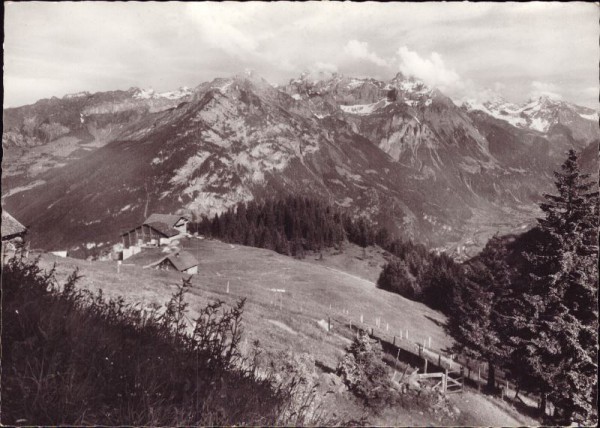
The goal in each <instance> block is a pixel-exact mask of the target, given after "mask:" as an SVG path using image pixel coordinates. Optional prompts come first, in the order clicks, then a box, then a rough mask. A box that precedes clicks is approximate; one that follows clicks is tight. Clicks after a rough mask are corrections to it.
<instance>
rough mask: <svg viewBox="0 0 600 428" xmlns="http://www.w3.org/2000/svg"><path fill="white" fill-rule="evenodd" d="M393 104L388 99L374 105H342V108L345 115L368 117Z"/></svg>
mask: <svg viewBox="0 0 600 428" xmlns="http://www.w3.org/2000/svg"><path fill="white" fill-rule="evenodd" d="M390 104H391V102H389V101H388V100H386V99H383V100H380V101H377V102H376V103H372V104H355V105H350V106H345V105H340V108H341V109H342V111H343V112H345V113H350V114H357V115H367V114H372V113H373V112H375V111H377V110H379V109H382V108H385V107H387V106H389V105H390Z"/></svg>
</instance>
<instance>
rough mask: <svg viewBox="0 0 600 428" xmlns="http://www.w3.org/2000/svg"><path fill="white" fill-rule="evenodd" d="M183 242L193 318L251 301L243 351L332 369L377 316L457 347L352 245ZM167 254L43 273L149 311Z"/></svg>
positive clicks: (167, 276) (166, 278)
mask: <svg viewBox="0 0 600 428" xmlns="http://www.w3.org/2000/svg"><path fill="white" fill-rule="evenodd" d="M181 244H182V246H183V247H184V248H185V249H186V250H188V251H190V252H191V253H193V254H195V255H196V257H197V259H198V260H199V273H198V274H197V275H194V276H193V277H192V288H191V290H190V292H189V294H188V296H187V301H188V302H189V304H190V306H189V308H190V314H189V316H190V318H191V319H193V318H194V317H195V315H196V313H197V312H196V311H197V310H198V309H199V308H201V307H203V306H204V305H205V304H206V303H208V302H210V301H214V300H215V299H220V300H223V301H225V302H226V303H228V304H233V303H234V302H235V301H237V300H238V299H240V298H245V299H246V301H247V303H246V308H245V313H244V329H245V330H244V337H245V339H244V341H243V344H242V349H244V350H246V351H248V350H249V349H250V347H251V346H252V343H253V341H255V340H258V341H259V342H260V345H261V347H262V348H263V349H264V350H266V354H267V355H266V357H274V356H276V355H279V353H280V352H281V351H291V352H293V353H308V354H310V355H311V356H312V357H313V358H314V359H315V361H316V362H317V365H318V366H321V367H322V368H325V370H327V368H329V369H334V368H335V367H336V365H337V363H338V361H339V360H340V358H341V357H342V356H343V354H344V349H345V347H346V346H347V345H348V343H349V340H348V338H347V337H348V332H349V329H348V324H349V322H350V321H351V322H352V324H353V325H354V326H356V325H357V324H358V325H360V318H361V315H362V317H363V321H364V323H363V326H364V327H366V328H371V327H374V328H375V330H376V331H377V327H375V319H376V318H380V320H381V321H380V330H382V331H385V332H386V333H387V334H394V333H393V332H397V333H398V335H399V333H400V331H402V332H403V334H404V335H405V334H406V333H405V332H406V330H408V332H409V340H410V342H415V343H416V342H419V343H423V341H424V340H427V341H429V338H431V349H432V350H435V351H444V350H445V349H446V348H447V347H448V346H450V345H451V339H450V338H449V337H448V336H446V334H445V333H444V331H443V327H442V325H443V323H444V321H445V319H444V316H443V315H442V314H440V313H439V312H437V311H434V310H432V309H430V308H428V307H427V306H425V305H423V304H421V303H417V302H414V301H411V300H408V299H405V298H403V297H401V296H399V295H397V294H393V293H389V292H386V291H383V290H379V289H377V288H376V286H375V283H374V280H375V279H376V277H377V276H378V273H379V270H380V266H381V265H382V264H383V263H384V258H383V252H382V251H381V250H380V249H377V248H368V249H367V251H366V254H365V253H363V250H362V249H360V248H357V247H354V246H349V247H347V248H346V249H345V250H344V253H343V254H334V253H333V252H330V253H328V252H324V253H323V260H316V259H317V258H318V257H317V256H315V255H311V256H308V257H307V258H306V259H304V260H296V259H293V258H291V257H286V256H282V255H279V254H277V253H275V252H273V251H269V250H264V249H257V248H250V247H244V246H239V245H231V244H226V243H222V242H220V241H213V240H202V239H196V238H192V239H189V240H185V241H184V242H182V243H181ZM161 256H162V253H161V252H160V251H159V250H154V252H150V253H146V254H140V255H137V256H134V257H133V258H131V259H128V260H126V261H125V262H124V264H123V265H121V266H120V272H117V264H116V263H115V262H100V261H97V262H88V261H84V260H78V259H70V258H59V257H55V256H53V255H50V254H43V255H41V261H40V263H41V265H42V266H43V267H45V268H50V267H51V266H52V264H53V263H56V264H57V278H58V279H59V280H61V279H64V278H65V277H66V276H67V275H68V274H69V273H70V272H72V270H73V269H75V268H79V270H80V274H82V275H83V278H82V279H81V282H80V286H81V287H83V288H88V289H90V290H99V289H102V290H103V292H104V293H105V294H106V295H109V296H123V297H124V298H125V299H126V300H127V301H129V302H132V303H137V302H139V303H141V304H145V305H147V304H152V303H157V304H164V303H165V302H166V301H167V300H168V299H169V297H170V295H171V293H172V292H173V291H174V290H175V284H177V283H181V280H182V274H180V273H177V272H165V271H157V270H153V269H143V268H142V266H143V265H147V264H148V263H149V262H151V261H152V260H154V259H158V258H160V257H161ZM228 284H229V293H228V292H227V287H228ZM274 290H280V291H274ZM283 290H285V291H284V292H282V291H283ZM329 317H330V319H331V324H332V329H333V331H332V332H330V333H328V332H327V331H326V328H327V323H328V319H329ZM477 400H487V398H485V397H483V396H477V398H471V402H476V401H477ZM478 406H479V405H477V407H478ZM458 407H462V406H458ZM480 413H481V412H480ZM499 414H500V416H499ZM502 414H506V418H505V419H504V420H505V423H503V424H502V425H515V424H516V425H520V424H521V425H522V424H531V423H532V420H529V419H524V418H520V419H516V418H515V417H514V416H510V415H509V414H508V413H506V412H504V413H502V412H500V413H498V412H496V413H495V414H494V416H493V417H494V419H493V421H494V422H496V421H498V418H500V419H502V416H501V415H502ZM474 415H475V416H472V417H470V419H468V420H469V422H470V423H476V424H479V425H487V424H489V422H491V421H492V419H489V420H488V419H486V417H485V415H481V414H476V413H474ZM405 416H406V417H405V418H402V417H400V419H398V418H399V415H395V416H394V417H392V416H390V417H387V418H385V420H386V421H387V422H388V423H394V424H398V423H400V424H409V425H420V424H428V423H430V422H432V421H430V420H429V419H427V418H428V416H427V415H425V416H421V415H418V414H417V415H408V414H407V415H405ZM382 417H384V416H382ZM385 420H379V421H378V422H379V423H380V424H381V423H384V422H385ZM515 421H517V422H518V423H515ZM402 422H403V423H402Z"/></svg>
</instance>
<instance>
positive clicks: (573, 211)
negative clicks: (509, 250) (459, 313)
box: [515, 150, 598, 422]
mask: <svg viewBox="0 0 600 428" xmlns="http://www.w3.org/2000/svg"><path fill="white" fill-rule="evenodd" d="M555 185H556V190H557V194H555V195H544V196H545V199H546V202H544V203H542V204H541V205H540V207H541V209H542V211H543V212H544V218H541V219H539V227H540V229H541V231H542V232H543V233H545V235H546V236H547V239H546V240H544V241H541V244H540V245H537V246H536V248H535V249H534V250H533V251H531V252H530V253H529V254H527V255H526V257H527V259H528V260H529V261H530V263H531V273H530V281H531V286H530V295H529V296H526V298H527V299H528V302H531V303H530V304H531V305H532V306H533V311H532V313H533V314H534V318H533V319H530V320H529V321H526V320H525V321H524V322H523V323H522V324H520V325H518V326H517V327H520V328H519V335H518V338H517V343H518V347H517V350H516V351H515V354H516V355H518V356H519V358H520V360H521V361H522V363H523V364H524V366H525V367H526V368H527V370H529V371H530V376H532V378H533V379H535V381H536V383H537V384H538V385H540V387H541V389H542V390H541V392H542V398H543V404H542V411H544V410H545V405H546V394H547V398H548V399H549V400H551V401H552V402H553V404H554V405H555V406H556V408H557V410H558V414H559V417H560V419H561V421H562V422H571V421H573V420H574V421H577V422H585V421H589V419H590V418H594V417H595V418H596V419H597V409H594V404H593V403H594V398H593V394H594V392H593V391H594V390H595V389H597V368H598V366H597V356H598V306H597V301H598V285H597V284H598V266H597V262H598V191H597V184H595V183H593V182H592V181H590V180H589V175H588V174H582V173H581V172H580V170H579V165H578V159H577V154H576V153H575V151H574V150H570V151H569V153H568V157H567V159H566V161H565V162H564V163H563V165H562V171H561V172H556V173H555ZM522 321H523V320H522ZM519 338H520V339H521V340H520V341H519V340H518V339H519ZM594 413H595V414H596V416H594Z"/></svg>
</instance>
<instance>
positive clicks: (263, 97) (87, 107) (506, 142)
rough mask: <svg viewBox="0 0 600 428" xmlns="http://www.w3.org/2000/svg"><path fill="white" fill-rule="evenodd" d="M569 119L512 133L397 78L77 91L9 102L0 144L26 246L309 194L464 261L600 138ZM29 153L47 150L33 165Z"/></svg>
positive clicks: (69, 243)
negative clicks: (569, 155)
mask: <svg viewBox="0 0 600 428" xmlns="http://www.w3.org/2000/svg"><path fill="white" fill-rule="evenodd" d="M540 108H541V107H540ZM557 108H558V107H557ZM548 109H550V107H548ZM544 111H545V110H544ZM582 111H583V110H582ZM546 113H547V115H548V117H550V116H551V115H552V114H554V113H551V111H550V110H548V112H546ZM583 114H586V112H584V113H583ZM567 116H568V115H567V113H562V112H558V113H556V115H555V116H552V117H557V118H558V119H557V120H560V121H562V122H557V123H556V124H554V125H552V126H550V127H549V128H548V131H547V132H544V133H543V132H540V131H536V130H531V129H530V128H527V127H515V126H513V125H511V124H510V123H509V122H507V121H506V120H501V119H498V118H495V117H494V115H492V114H490V111H487V112H483V111H480V110H475V109H470V110H469V109H467V108H466V107H463V108H460V107H458V106H457V105H455V104H454V103H453V101H452V100H451V99H449V98H448V97H446V96H445V95H444V94H442V93H441V92H440V91H438V90H436V89H434V88H429V87H427V86H426V85H424V84H423V83H422V82H419V81H417V80H415V79H413V78H406V77H404V76H402V75H401V74H398V75H397V76H396V77H395V78H394V79H392V80H391V81H389V82H381V81H376V80H373V79H354V78H347V77H343V76H339V75H334V76H332V77H331V78H327V79H321V80H318V81H314V80H311V79H309V78H308V76H302V77H301V78H299V79H294V80H292V81H290V83H289V84H288V85H285V86H283V87H273V86H272V85H270V84H269V83H268V82H266V81H265V80H263V79H262V78H260V77H258V76H255V75H252V74H247V75H240V76H235V77H233V78H228V79H215V80H214V81H212V82H207V83H203V84H201V85H199V86H198V87H196V88H194V89H193V90H188V89H186V88H182V89H181V90H179V91H175V92H173V93H167V94H155V93H153V92H151V91H141V90H138V89H131V90H129V91H115V92H107V93H100V94H93V95H89V94H78V95H77V96H73V97H66V98H65V99H62V100H58V99H52V100H43V101H40V102H38V103H36V104H34V105H33V106H25V107H21V108H18V109H8V110H6V111H5V119H6V120H5V122H6V124H7V126H6V127H5V132H4V134H3V147H5V148H6V149H8V150H12V151H13V152H14V153H16V152H17V151H18V150H20V153H21V155H23V154H25V157H24V158H23V159H22V163H24V165H22V167H21V168H20V169H18V168H15V166H14V165H18V164H19V163H18V162H16V163H14V164H13V163H11V162H13V161H9V162H6V161H4V162H3V166H4V167H5V171H6V169H7V166H8V174H7V173H3V202H4V204H5V205H6V207H7V208H8V209H9V210H10V211H11V212H13V213H14V214H15V215H16V216H17V217H18V218H19V219H21V220H22V221H23V222H24V223H25V224H27V225H29V226H31V228H32V237H33V239H34V245H39V246H42V247H45V248H50V247H52V248H69V247H71V248H72V247H74V246H80V245H83V244H84V243H87V245H97V244H100V243H101V244H104V245H106V244H107V243H109V242H112V241H114V240H116V239H118V234H119V231H121V230H124V229H126V228H128V227H130V226H133V225H135V224H137V222H139V221H140V220H142V219H143V218H144V217H145V215H146V214H147V213H150V212H153V211H160V212H175V211H176V210H181V211H185V212H188V213H189V214H190V215H193V214H207V215H212V214H214V213H216V212H220V211H222V210H224V209H226V208H227V207H229V206H232V205H234V204H236V203H238V202H240V201H248V200H251V199H262V198H265V197H268V196H271V195H274V194H280V193H297V194H306V195H310V196H319V197H322V198H326V199H328V200H329V202H330V203H337V204H339V205H341V206H344V207H347V208H348V209H349V210H352V211H353V212H355V213H357V214H358V213H362V214H364V215H367V216H368V217H370V218H371V219H372V220H373V221H376V222H378V223H381V224H385V225H386V226H388V227H390V228H391V229H392V230H394V231H396V232H397V233H399V234H400V235H402V236H404V237H406V238H411V239H415V240H418V241H421V242H424V243H426V244H428V245H429V246H431V247H438V248H440V249H445V250H448V251H454V253H455V254H456V255H457V256H459V257H464V256H465V254H466V253H467V254H466V255H469V254H472V252H473V251H475V250H477V249H478V248H480V247H481V246H482V245H483V244H484V243H485V240H486V239H487V238H488V237H489V236H490V235H492V234H493V233H495V232H496V231H501V232H508V231H511V230H514V229H515V227H524V226H526V224H527V223H528V222H532V221H533V217H534V215H535V207H536V205H535V202H536V201H537V199H538V198H539V195H540V194H541V193H542V192H544V191H546V190H547V189H548V186H549V183H550V180H549V177H550V173H551V170H552V169H553V168H555V166H556V165H558V164H559V161H560V160H557V159H559V158H560V155H561V150H562V149H561V147H566V146H569V145H576V146H577V147H578V148H583V147H585V146H586V145H590V144H593V142H594V141H596V139H597V136H596V134H594V132H592V131H591V130H592V129H593V126H594V122H593V121H592V120H588V119H586V118H584V117H580V118H581V120H583V122H579V120H578V119H577V120H575V119H572V120H571V121H570V122H569V121H568V120H567V118H568V117H567ZM596 131H597V130H596ZM65 141H66V142H65ZM29 146H34V147H32V148H31V147H29ZM65 146H66V147H67V149H65V150H64V151H65V152H67V153H68V155H67V156H64V157H63V158H60V159H57V156H56V152H57V151H56V148H59V147H65ZM73 147H77V148H85V150H78V151H75V150H71V151H69V149H73ZM36 150H38V151H41V152H42V153H44V154H47V155H48V157H47V158H45V159H44V158H43V156H42V157H41V159H42V160H41V161H40V162H42V166H44V165H46V166H45V167H42V168H38V169H36V170H34V171H32V166H31V165H30V164H31V159H28V158H27V155H30V154H31V153H35V151H36ZM13 159H14V157H13ZM36 159H37V158H36ZM49 159H50V160H53V161H54V162H55V163H58V165H54V164H50V165H48V162H49ZM27 162H29V164H28V163H27ZM23 166H26V167H27V168H29V169H25V168H23Z"/></svg>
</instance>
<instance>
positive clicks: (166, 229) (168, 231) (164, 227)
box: [144, 221, 180, 238]
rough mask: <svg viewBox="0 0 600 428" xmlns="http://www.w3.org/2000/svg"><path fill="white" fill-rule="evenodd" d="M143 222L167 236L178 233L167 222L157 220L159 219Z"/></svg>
mask: <svg viewBox="0 0 600 428" xmlns="http://www.w3.org/2000/svg"><path fill="white" fill-rule="evenodd" d="M144 224H145V225H146V226H150V227H151V228H152V229H154V230H156V231H157V232H159V233H162V234H163V235H165V236H166V237H167V238H170V237H172V236H176V235H179V233H180V232H179V231H178V230H176V229H173V228H172V227H171V226H169V225H168V224H166V223H162V222H159V221H157V222H153V223H144Z"/></svg>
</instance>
